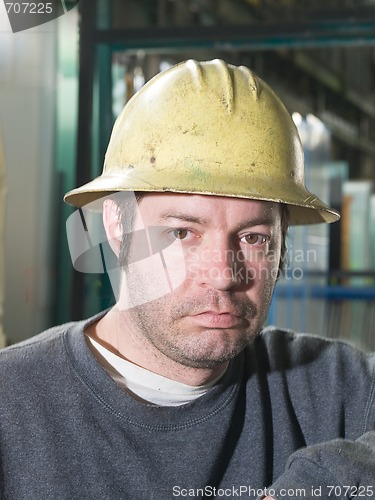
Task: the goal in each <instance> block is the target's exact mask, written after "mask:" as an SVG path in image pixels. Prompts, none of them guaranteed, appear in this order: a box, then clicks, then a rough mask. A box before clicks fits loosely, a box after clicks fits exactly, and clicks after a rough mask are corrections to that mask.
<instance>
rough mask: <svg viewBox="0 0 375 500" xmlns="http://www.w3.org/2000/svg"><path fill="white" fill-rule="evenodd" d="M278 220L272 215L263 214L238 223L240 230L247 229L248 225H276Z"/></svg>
mask: <svg viewBox="0 0 375 500" xmlns="http://www.w3.org/2000/svg"><path fill="white" fill-rule="evenodd" d="M275 223H276V220H275V219H274V218H273V217H272V216H271V215H262V216H260V217H254V218H253V219H251V218H249V219H247V220H246V221H244V222H243V223H241V224H239V225H238V230H239V231H241V230H242V229H246V228H247V227H255V226H274V225H275Z"/></svg>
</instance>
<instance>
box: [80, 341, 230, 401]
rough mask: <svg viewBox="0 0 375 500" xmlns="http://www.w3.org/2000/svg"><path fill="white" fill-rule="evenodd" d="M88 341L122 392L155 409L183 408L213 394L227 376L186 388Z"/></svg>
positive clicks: (97, 343)
mask: <svg viewBox="0 0 375 500" xmlns="http://www.w3.org/2000/svg"><path fill="white" fill-rule="evenodd" d="M86 338H87V339H88V340H89V347H90V348H91V350H92V352H93V354H94V355H95V357H96V359H97V360H98V361H99V363H100V364H101V365H102V366H103V368H104V369H105V370H106V371H107V373H108V374H109V375H110V376H111V377H112V378H113V379H114V380H115V381H116V382H117V383H118V384H119V385H120V386H121V387H122V388H124V389H126V390H127V392H130V393H131V394H132V396H134V397H135V398H136V399H138V400H139V401H143V402H147V403H151V404H154V405H158V406H180V405H183V404H186V403H189V402H190V401H193V400H194V399H196V398H199V397H200V396H202V395H203V394H205V393H206V392H207V391H209V390H210V389H211V388H212V387H213V386H214V385H215V384H216V382H217V381H218V380H219V379H220V378H221V377H222V376H223V375H224V373H225V372H224V373H221V374H220V375H219V376H218V377H217V378H216V379H214V380H212V381H211V382H209V383H208V384H204V385H200V386H192V385H186V384H182V383H181V382H176V381H175V380H171V379H169V378H166V377H163V376H162V375H158V374H157V373H153V372H150V371H149V370H146V369H145V368H142V367H141V366H138V365H135V364H133V363H131V362H130V361H127V360H126V359H124V358H121V357H120V356H118V355H117V354H114V353H113V352H111V351H110V350H109V349H107V348H106V347H104V346H103V345H102V344H100V343H99V342H97V341H96V340H94V339H93V338H91V337H89V336H88V335H86Z"/></svg>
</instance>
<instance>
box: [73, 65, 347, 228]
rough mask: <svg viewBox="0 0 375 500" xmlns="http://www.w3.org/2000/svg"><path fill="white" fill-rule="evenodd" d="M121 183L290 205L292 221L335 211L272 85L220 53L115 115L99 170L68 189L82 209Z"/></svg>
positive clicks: (319, 218) (155, 84)
mask: <svg viewBox="0 0 375 500" xmlns="http://www.w3.org/2000/svg"><path fill="white" fill-rule="evenodd" d="M117 191H143V192H174V193H199V194H206V195H217V196H231V197H240V198H249V199H256V200H268V201H274V202H281V203H285V204H287V205H289V209H290V223H291V224H312V223H317V222H333V221H335V220H337V219H338V218H339V215H338V213H337V212H336V211H335V210H333V209H331V208H329V207H328V206H327V205H325V204H324V203H323V202H322V201H321V200H319V199H318V198H317V197H316V196H315V195H313V194H311V193H310V192H309V191H307V189H306V187H305V182H304V160H303V149H302V145H301V141H300V139H299V136H298V132H297V129H296V127H295V125H294V123H293V120H292V118H291V116H290V114H289V112H288V111H287V110H286V108H285V107H284V105H283V104H282V102H281V101H280V100H279V98H278V97H277V96H276V95H275V94H274V93H273V91H272V90H271V89H270V88H269V86H268V85H267V84H266V83H264V82H263V81H262V80H261V79H259V78H258V77H257V76H255V75H254V74H253V73H252V72H251V71H250V70H249V69H248V68H246V67H244V66H239V67H236V66H233V65H230V64H226V63H225V62H223V61H221V60H214V61H208V62H197V61H193V60H189V61H186V62H183V63H180V64H178V65H176V66H174V67H172V68H170V69H168V70H166V71H164V72H162V73H160V74H158V75H157V76H155V77H154V78H153V79H151V80H150V81H149V82H148V83H147V84H146V85H145V86H144V87H143V88H142V89H141V90H140V91H139V92H138V93H137V94H135V95H134V96H133V98H132V99H131V100H130V101H129V102H128V103H127V105H126V106H125V108H124V109H123V111H122V112H121V114H120V115H119V117H118V119H117V121H116V123H115V125H114V128H113V131H112V136H111V139H110V142H109V145H108V149H107V153H106V157H105V164H104V169H103V173H102V175H100V176H99V177H97V178H96V179H94V180H93V181H91V182H89V183H87V184H85V185H84V186H82V187H80V188H78V189H74V190H73V191H70V192H69V193H67V194H66V195H65V201H66V202H67V203H69V204H71V205H75V206H78V207H81V206H83V205H86V204H88V203H91V202H93V201H95V200H97V199H99V198H101V197H103V196H106V195H108V194H110V193H112V192H117Z"/></svg>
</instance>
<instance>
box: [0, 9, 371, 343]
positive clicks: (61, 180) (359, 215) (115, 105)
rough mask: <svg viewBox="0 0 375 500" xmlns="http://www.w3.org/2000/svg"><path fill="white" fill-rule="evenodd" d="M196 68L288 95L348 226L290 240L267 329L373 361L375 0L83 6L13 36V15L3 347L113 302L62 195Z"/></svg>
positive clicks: (314, 169)
mask: <svg viewBox="0 0 375 500" xmlns="http://www.w3.org/2000/svg"><path fill="white" fill-rule="evenodd" d="M188 58H195V59H198V60H206V59H212V58H222V59H225V60H226V61H227V62H230V63H233V64H244V65H247V66H249V67H250V68H252V69H253V70H254V71H255V72H256V73H257V74H258V75H259V76H260V77H261V78H263V79H265V80H266V81H267V82H268V83H269V84H270V85H271V86H272V87H273V88H274V90H276V92H277V93H278V94H279V95H280V96H281V98H282V99H283V101H284V102H285V104H286V106H287V107H288V109H289V111H290V113H291V114H292V116H293V118H294V121H295V123H296V125H297V126H298V128H299V130H300V134H301V137H302V140H303V144H304V148H305V155H306V176H307V186H308V187H309V188H310V189H311V190H312V191H313V192H316V193H317V194H318V195H319V196H320V197H321V198H322V199H323V200H325V201H326V202H328V203H329V204H331V205H332V206H334V207H336V208H337V209H339V210H340V212H341V213H342V219H341V221H340V223H336V224H333V225H329V226H327V225H318V226H314V227H307V228H306V227H304V228H302V227H301V228H293V229H292V230H291V232H290V235H289V237H288V257H289V262H288V264H287V268H286V270H285V273H284V276H283V278H282V279H281V280H280V282H279V283H278V285H277V289H276V293H275V297H274V301H273V304H272V307H271V311H270V314H269V319H268V321H269V322H270V323H275V324H278V325H279V326H285V327H288V328H293V329H296V330H299V331H301V330H303V331H309V332H313V333H319V334H322V335H327V336H331V337H340V338H343V339H346V340H349V341H351V342H353V343H355V344H357V345H360V346H362V347H364V348H365V349H375V284H374V277H375V195H374V185H375V1H374V0H367V1H366V0H324V1H322V0H81V1H80V2H79V4H78V6H76V7H75V8H73V9H72V10H70V11H69V12H68V13H67V14H65V15H63V16H61V17H59V18H58V19H56V20H55V21H52V22H49V23H47V24H44V25H41V26H39V27H37V28H33V29H29V30H26V31H24V32H19V33H15V34H13V33H12V32H11V29H10V26H9V21H8V19H7V16H6V11H5V7H4V5H3V3H0V125H1V126H0V131H1V132H0V135H1V137H0V138H2V140H1V141H0V188H1V189H0V238H1V239H0V244H1V254H0V256H1V260H0V279H1V287H2V288H1V290H0V302H1V304H0V306H1V307H0V312H1V323H2V328H1V329H0V345H5V344H6V343H14V342H17V341H19V340H22V339H24V338H27V337H31V336H33V335H35V334H36V333H38V332H40V331H41V330H43V329H45V328H47V327H49V326H51V325H54V324H57V323H62V322H65V321H70V320H73V319H79V318H83V317H88V316H89V315H91V314H92V313H95V312H97V311H99V310H101V309H103V308H105V307H108V306H109V305H110V304H111V303H112V301H113V294H112V291H111V287H110V286H109V283H108V279H107V277H106V276H105V275H104V274H102V275H100V274H82V273H78V272H76V271H74V269H73V266H72V264H71V261H70V257H69V250H68V245H67V239H66V230H65V222H66V219H67V218H68V216H69V215H70V214H71V213H72V211H73V209H72V208H71V207H67V206H66V205H64V204H63V202H62V197H63V194H64V193H65V192H66V191H68V190H69V189H71V188H73V187H75V186H77V185H79V184H82V183H84V182H86V181H88V180H90V179H91V178H92V177H94V176H96V175H98V174H99V173H100V172H101V169H102V162H103V157H104V153H105V149H106V146H107V142H108V139H109V134H110V131H111V128H112V125H113V122H114V118H115V116H116V115H117V114H118V112H119V110H120V109H121V108H122V106H123V105H124V103H125V102H126V101H127V100H128V99H129V98H130V97H131V96H132V95H133V94H134V92H135V91H137V90H138V89H139V88H140V87H141V86H142V85H143V84H144V82H145V81H147V80H148V79H149V78H151V77H152V76H153V75H155V74H156V73H157V72H159V71H160V70H161V69H164V68H168V67H169V66H171V65H172V64H174V63H176V62H179V61H182V60H185V59H188ZM1 145H2V147H1Z"/></svg>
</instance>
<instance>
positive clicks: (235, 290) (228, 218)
mask: <svg viewBox="0 0 375 500" xmlns="http://www.w3.org/2000/svg"><path fill="white" fill-rule="evenodd" d="M134 226H135V229H140V228H143V227H144V228H146V230H148V231H149V233H150V234H152V240H153V244H154V245H155V242H157V246H159V247H160V248H165V249H166V252H165V256H166V257H165V258H164V259H163V261H162V262H163V265H161V266H159V267H157V268H156V267H155V266H154V267H153V266H152V264H151V265H150V262H152V261H151V260H150V259H145V260H144V261H138V262H137V265H132V264H131V263H132V262H134V261H137V252H139V248H137V243H136V239H135V240H134V242H133V243H132V244H131V246H130V252H129V262H130V265H129V267H128V268H127V270H126V279H125V282H126V287H127V293H128V294H129V296H130V300H131V301H132V303H133V304H139V305H135V306H134V307H131V308H130V309H129V308H127V311H126V315H127V317H128V318H129V319H130V322H131V324H132V327H133V329H134V332H135V334H136V335H137V336H138V339H139V340H140V339H141V340H142V341H143V342H145V343H147V344H148V345H151V346H152V348H153V349H156V350H157V351H158V352H159V353H162V354H163V355H164V356H166V357H167V358H169V359H172V360H173V361H175V362H178V363H180V364H182V365H185V366H190V367H196V368H208V367H212V366H216V365H219V364H221V363H223V362H225V361H227V360H229V359H231V358H232V357H233V356H235V355H236V354H238V353H239V352H240V351H241V350H242V349H243V348H244V347H245V346H246V345H247V344H248V343H249V342H250V341H251V340H252V339H254V337H255V336H256V335H257V333H258V332H259V330H260V328H261V326H262V324H263V322H264V320H265V318H266V315H267V312H268V309H269V305H270V302H271V297H272V293H273V289H274V286H275V282H276V279H277V272H278V268H279V263H280V248H281V240H282V231H281V210H280V205H279V204H277V203H272V202H265V201H256V200H245V199H239V198H227V197H217V196H203V195H190V194H189V195H184V194H164V193H163V194H147V195H145V196H144V197H143V199H142V201H141V203H140V204H139V210H138V215H137V216H136V220H135V224H134ZM142 267H143V269H142ZM166 276H167V282H168V283H169V285H170V288H169V290H168V292H167V293H165V290H164V289H163V286H164V285H162V283H165V282H166ZM173 284H174V285H173ZM176 284H177V285H176ZM158 287H160V290H159V292H160V293H158ZM150 289H152V290H153V292H152V294H151V296H150V292H149V290H150ZM148 296H150V297H151V298H150V300H148V301H145V299H144V298H145V297H148ZM152 297H158V298H156V299H152ZM120 303H121V299H120Z"/></svg>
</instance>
